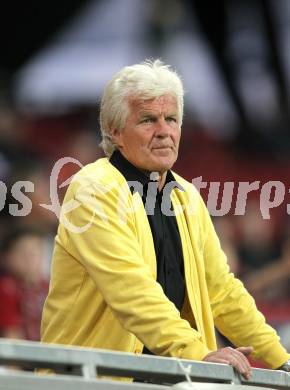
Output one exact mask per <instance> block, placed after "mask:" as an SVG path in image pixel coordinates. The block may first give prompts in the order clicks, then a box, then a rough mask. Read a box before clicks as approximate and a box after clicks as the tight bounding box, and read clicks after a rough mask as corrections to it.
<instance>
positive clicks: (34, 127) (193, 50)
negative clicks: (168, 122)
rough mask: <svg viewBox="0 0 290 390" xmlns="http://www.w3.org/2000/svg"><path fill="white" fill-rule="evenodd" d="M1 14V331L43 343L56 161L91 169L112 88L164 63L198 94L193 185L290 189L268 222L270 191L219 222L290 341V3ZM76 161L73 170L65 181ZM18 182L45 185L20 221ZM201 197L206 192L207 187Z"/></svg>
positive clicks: (166, 3) (118, 2)
mask: <svg viewBox="0 0 290 390" xmlns="http://www.w3.org/2000/svg"><path fill="white" fill-rule="evenodd" d="M2 20H3V22H2V23H1V25H0V29H1V32H0V40H1V59H0V180H1V181H2V182H3V183H5V185H1V202H0V204H1V224H0V241H1V243H2V244H1V279H0V334H1V335H2V337H19V338H27V339H34V340H35V339H36V340H37V339H38V337H39V335H38V324H39V316H40V311H41V307H42V304H43V299H44V297H45V294H46V289H47V280H48V279H49V263H50V257H51V251H52V244H53V237H54V235H55V232H56V227H57V218H56V216H55V215H54V214H53V213H52V212H50V211H49V210H47V209H45V208H43V207H40V206H39V204H40V203H45V204H49V203H50V190H49V185H50V182H49V178H50V172H51V170H52V167H53V165H54V164H55V162H56V161H57V160H58V159H59V158H61V157H64V156H70V157H73V158H76V159H77V160H78V161H80V162H81V163H82V164H86V163H88V162H91V161H94V160H95V159H97V158H99V157H101V156H102V155H103V154H102V151H101V150H100V149H99V146H98V144H99V141H100V135H99V125H98V102H99V99H100V95H101V92H102V89H103V87H104V85H105V84H106V82H107V81H108V80H109V79H110V78H111V76H112V74H113V73H114V72H115V71H117V70H118V69H119V68H121V67H122V66H125V65H128V64H133V63H136V62H140V61H143V60H144V59H146V58H161V59H162V60H163V61H164V62H165V63H169V64H171V65H172V67H173V68H174V69H176V70H177V72H178V73H179V74H180V75H181V76H182V79H183V81H184V85H185V89H186V96H185V119H184V126H183V136H182V137H183V138H182V142H181V148H180V157H179V161H178V163H177V164H176V167H175V170H176V171H177V172H178V173H180V174H182V175H184V176H185V177H186V178H187V179H189V180H192V179H193V178H196V177H199V176H202V178H203V180H204V181H206V182H210V181H215V182H221V183H225V182H226V181H234V182H235V183H238V182H239V181H245V182H253V181H260V183H261V184H263V183H266V182H268V181H273V180H275V181H280V182H282V183H283V184H284V186H285V189H286V193H285V198H284V201H283V202H282V203H281V204H280V205H279V207H275V208H273V209H272V210H271V211H270V219H266V220H265V219H263V218H262V215H261V210H260V198H259V196H260V192H259V191H254V192H253V193H251V194H250V195H249V199H248V202H247V207H246V214H245V215H244V216H236V215H234V210H235V209H234V202H233V204H232V207H231V208H230V210H229V213H227V215H226V216H223V217H215V218H214V222H215V224H216V228H217V231H218V233H219V236H220V238H221V241H222V244H223V246H224V249H225V251H226V253H227V254H228V258H229V263H230V265H231V267H232V270H233V271H234V272H235V273H236V274H237V275H238V276H239V277H241V278H242V280H243V281H244V282H245V284H246V286H247V287H248V289H249V290H250V291H251V292H252V294H253V295H254V296H255V298H256V300H257V304H258V306H259V307H260V308H261V310H262V311H263V312H264V313H265V315H266V317H267V319H268V321H269V322H271V323H272V324H273V325H274V326H275V327H276V328H277V330H278V332H279V334H280V336H281V337H282V340H283V342H284V344H285V346H287V347H288V349H290V246H289V227H290V224H289V216H288V214H287V204H288V203H289V204H290V199H289V188H290V182H289V180H288V178H289V174H290V153H289V151H290V127H289V125H290V39H289V38H290V2H289V1H288V0H219V1H209V0H195V1H191V0H188V1H187V0H146V1H144V0H82V1H81V0H70V1H68V0H60V1H58V2H56V1H50V2H39V1H36V0H30V1H29V2H19V3H17V6H15V4H14V3H13V2H9V3H8V2H7V4H6V5H5V12H3V13H2ZM77 169H78V166H76V165H75V164H68V165H66V166H65V167H64V168H63V169H62V170H61V174H60V177H59V183H58V184H59V185H60V184H61V183H63V182H64V181H65V180H66V179H67V178H69V177H70V176H71V175H72V174H73V173H74V172H75V171H76V170H77ZM18 180H30V181H32V182H33V183H34V185H35V187H34V191H33V192H32V193H29V194H27V193H26V194H25V195H26V196H29V198H30V199H31V202H32V211H31V213H29V214H28V215H26V216H19V217H11V215H10V212H9V204H15V203H17V200H15V197H14V196H13V194H12V193H11V188H12V185H13V183H15V182H16V181H18ZM5 188H7V194H6V190H5ZM64 191H65V188H62V189H59V195H60V198H61V197H62V196H63V192H64ZM235 191H236V187H235ZM201 194H202V195H203V197H204V198H205V200H206V199H207V195H208V188H207V189H203V190H201ZM272 196H273V197H274V196H275V194H274V193H273V194H272ZM18 200H19V201H20V203H21V199H18ZM220 202H221V196H220V197H219V203H220ZM19 207H20V206H19ZM221 342H222V340H221Z"/></svg>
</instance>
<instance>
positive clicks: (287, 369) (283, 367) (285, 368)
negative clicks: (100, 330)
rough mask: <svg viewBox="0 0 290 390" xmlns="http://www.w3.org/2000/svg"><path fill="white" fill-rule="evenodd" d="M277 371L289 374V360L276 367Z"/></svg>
mask: <svg viewBox="0 0 290 390" xmlns="http://www.w3.org/2000/svg"><path fill="white" fill-rule="evenodd" d="M277 370H283V371H287V372H290V359H289V360H287V362H285V363H284V364H282V366H280V367H278V368H277Z"/></svg>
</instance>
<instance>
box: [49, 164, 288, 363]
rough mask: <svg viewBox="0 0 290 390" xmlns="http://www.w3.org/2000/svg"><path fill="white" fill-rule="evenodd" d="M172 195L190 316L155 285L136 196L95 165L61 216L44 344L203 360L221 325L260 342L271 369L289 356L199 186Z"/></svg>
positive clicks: (113, 173)
mask: <svg viewBox="0 0 290 390" xmlns="http://www.w3.org/2000/svg"><path fill="white" fill-rule="evenodd" d="M174 176H175V178H176V180H177V182H179V183H180V184H181V185H182V187H183V188H184V189H185V191H181V190H180V189H178V188H174V189H173V190H172V192H171V200H172V204H173V207H174V210H175V214H176V218H177V223H178V228H179V232H180V237H181V242H182V247H183V256H184V269H185V282H186V290H187V295H186V299H185V302H184V307H183V310H182V313H181V314H180V313H179V312H178V310H177V309H176V308H175V306H174V305H173V304H172V303H171V302H170V301H169V300H168V299H167V297H166V296H165V295H164V293H163V290H162V288H161V286H160V285H159V284H158V283H157V282H156V257H155V252H154V243H153V238H152V234H151V230H150V226H149V223H148V219H147V216H146V213H145V209H144V206H143V203H142V199H141V197H140V195H139V193H138V192H136V193H135V194H134V195H132V194H131V192H130V190H129V187H128V185H127V183H126V180H125V178H124V177H123V176H122V174H121V173H120V172H119V171H118V170H117V169H116V168H115V167H114V166H113V165H112V164H111V163H110V162H109V160H108V159H107V158H103V159H99V160H97V161H96V162H95V163H93V164H89V165H87V166H86V167H85V168H83V169H82V170H81V171H80V172H79V173H78V174H77V175H76V176H75V178H74V180H73V182H72V183H71V184H70V186H69V189H68V191H67V194H66V197H65V199H64V204H63V207H62V213H61V216H60V225H59V228H58V233H57V236H56V243H55V250H54V255H53V262H52V273H51V283H50V289H49V294H48V297H47V300H46V302H45V306H44V310H43V318H42V326H41V333H42V341H44V342H49V343H60V344H71V345H79V346H87V347H95V348H105V349H112V350H119V351H126V352H135V353H141V352H142V348H143V345H144V344H145V345H146V346H147V348H149V349H150V350H151V351H152V352H154V353H155V354H157V355H160V356H175V357H180V358H184V359H194V360H202V359H203V358H204V357H205V355H207V354H208V353H209V352H210V351H212V350H216V348H217V347H216V340H215V331H214V324H215V325H216V327H217V328H218V329H219V330H220V331H221V332H222V333H223V334H224V335H225V336H226V337H228V338H229V339H230V340H231V341H232V342H233V343H234V344H235V345H236V346H242V345H245V346H248V345H252V346H253V347H254V350H255V352H254V357H256V358H260V359H262V360H264V361H265V362H266V363H267V364H268V365H269V366H270V367H272V368H276V367H278V366H280V365H281V364H283V363H284V362H285V361H286V360H287V359H288V358H289V355H288V354H287V352H286V351H285V349H284V348H283V347H282V346H281V344H280V342H279V338H278V336H277V334H276V332H275V331H274V330H273V329H272V328H271V327H270V326H268V325H266V324H265V320H264V317H263V316H262V314H261V313H260V312H258V311H257V309H256V306H255V303H254V300H253V299H252V298H251V297H250V295H249V294H248V293H247V292H246V290H245V289H244V287H243V285H242V283H241V282H240V281H238V280H237V279H235V277H234V275H233V274H231V273H230V272H229V269H228V265H227V261H226V257H225V255H224V253H223V251H222V250H221V248H220V244H219V240H218V238H217V236H216V233H215V231H214V228H213V226H212V223H211V219H210V216H209V214H208V211H207V209H206V207H205V205H204V203H203V201H202V199H201V197H200V195H199V193H198V192H197V190H196V189H195V188H194V187H193V185H192V184H191V183H189V182H187V181H185V180H184V179H182V178H181V177H179V176H178V175H176V174H174Z"/></svg>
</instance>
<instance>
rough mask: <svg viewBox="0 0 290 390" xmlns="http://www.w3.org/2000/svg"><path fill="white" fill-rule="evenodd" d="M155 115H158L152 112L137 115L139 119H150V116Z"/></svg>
mask: <svg viewBox="0 0 290 390" xmlns="http://www.w3.org/2000/svg"><path fill="white" fill-rule="evenodd" d="M157 115H158V114H156V113H153V112H150V111H143V112H140V113H139V117H140V118H144V117H152V116H157Z"/></svg>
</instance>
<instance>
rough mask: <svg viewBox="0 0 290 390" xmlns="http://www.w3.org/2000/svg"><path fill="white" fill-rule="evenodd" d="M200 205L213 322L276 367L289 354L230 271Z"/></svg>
mask: <svg viewBox="0 0 290 390" xmlns="http://www.w3.org/2000/svg"><path fill="white" fill-rule="evenodd" d="M201 202H202V201H201ZM201 207H202V209H203V211H202V212H203V218H202V220H203V221H204V224H203V231H204V235H205V242H204V261H205V272H206V279H207V285H208V291H209V297H210V302H211V307H212V312H213V317H214V322H215V325H216V327H217V328H218V329H219V331H220V332H221V333H222V334H223V335H224V336H226V337H227V338H228V339H229V340H230V341H231V342H232V343H233V344H234V345H236V346H237V347H238V346H253V347H254V353H253V357H254V358H256V359H261V360H262V361H264V362H265V363H266V364H267V365H268V366H269V367H270V368H277V367H279V366H281V365H282V364H283V363H284V362H285V361H286V360H287V359H289V354H287V352H286V350H285V349H284V348H283V346H282V345H281V343H280V339H279V337H278V335H277V333H276V331H275V330H274V329H273V328H272V327H270V326H269V325H267V324H266V322H265V318H264V316H263V315H262V313H260V312H259V311H258V309H257V308H256V305H255V301H254V299H253V298H252V296H250V294H249V293H248V292H247V291H246V289H245V288H244V286H243V284H242V282H241V281H240V280H238V279H237V278H235V276H234V275H233V274H232V273H231V272H230V270H229V267H228V264H227V259H226V256H225V254H224V252H223V251H222V249H221V247H220V242H219V239H218V237H217V235H216V232H215V230H214V227H213V224H212V221H211V219H210V216H209V213H208V211H207V209H206V207H205V205H204V204H203V202H202V206H201Z"/></svg>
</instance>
